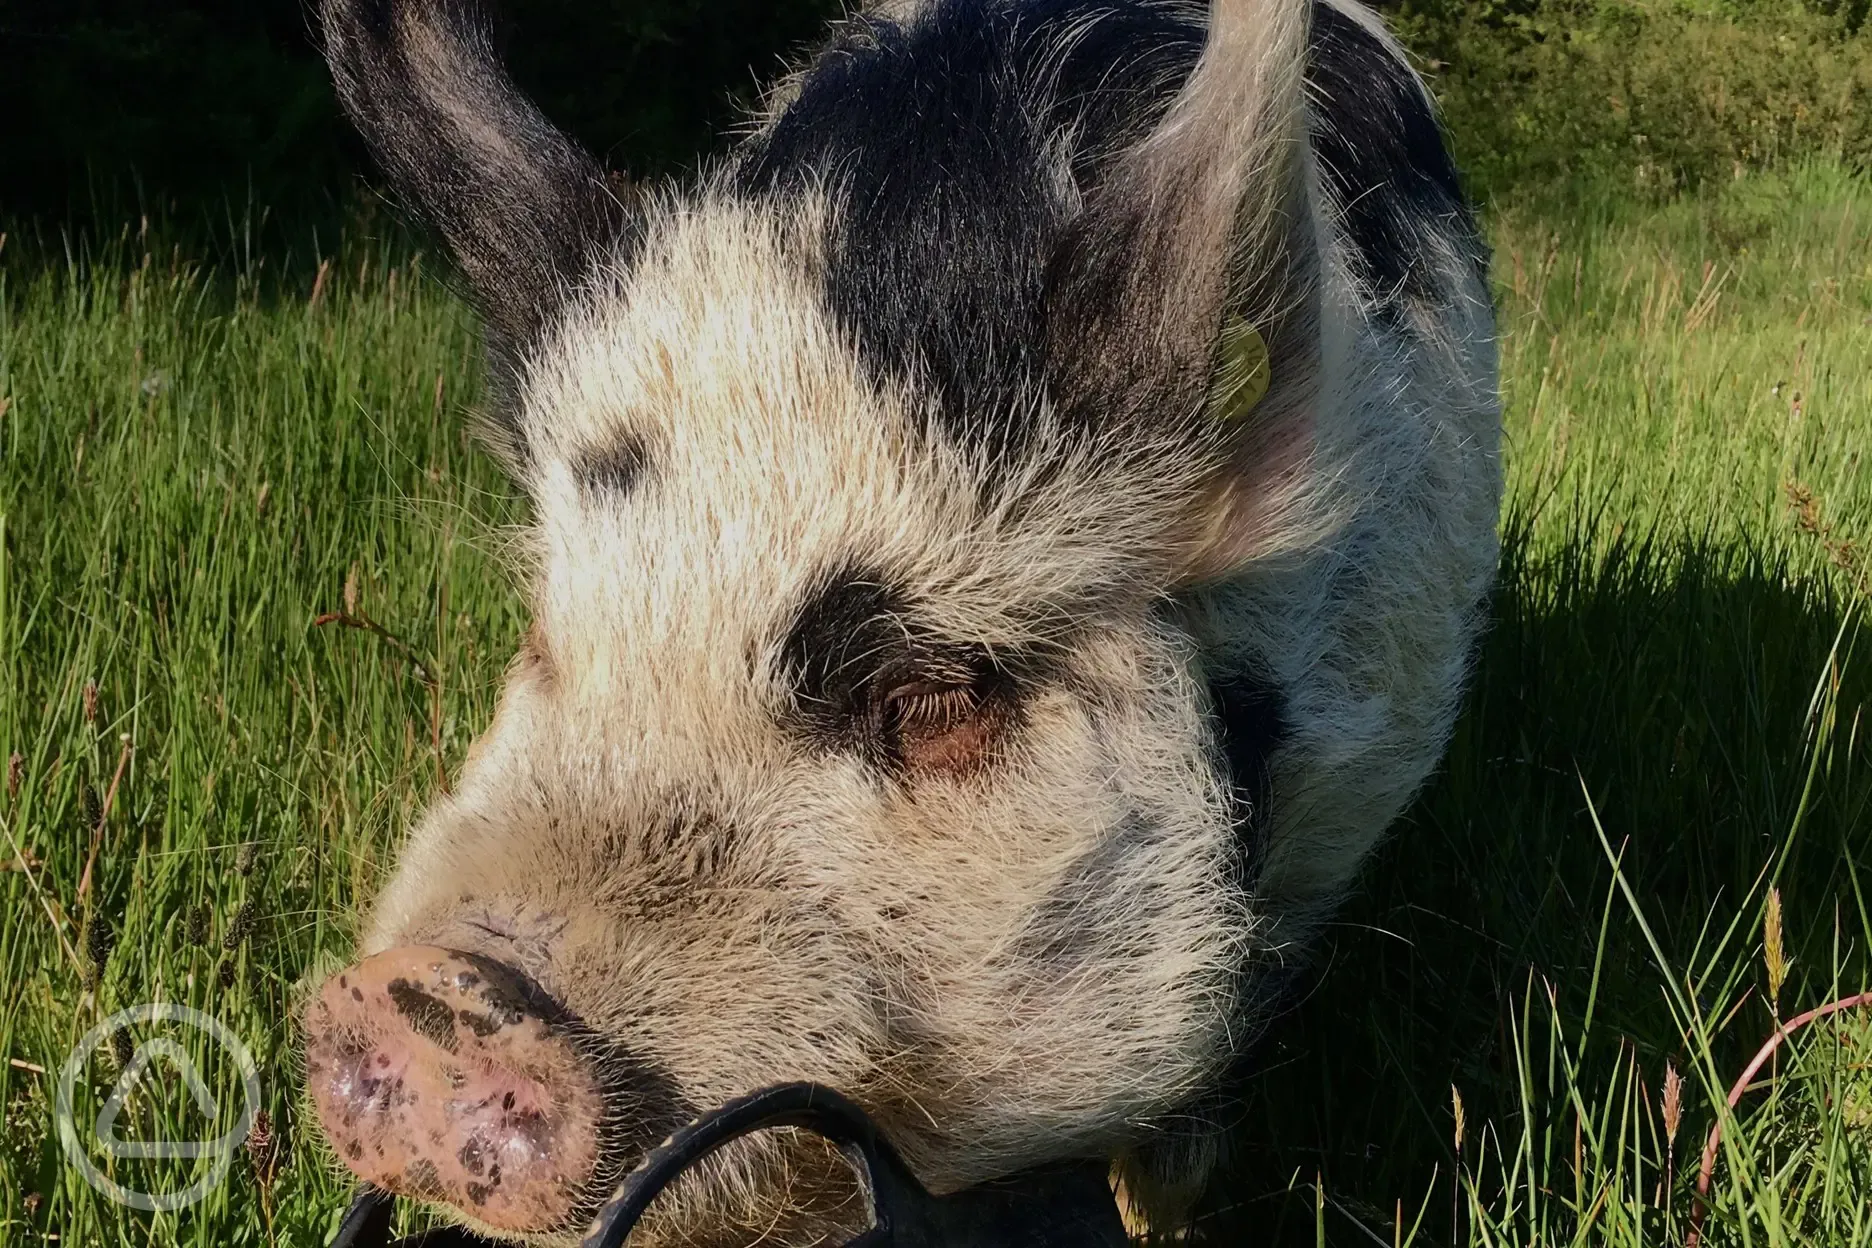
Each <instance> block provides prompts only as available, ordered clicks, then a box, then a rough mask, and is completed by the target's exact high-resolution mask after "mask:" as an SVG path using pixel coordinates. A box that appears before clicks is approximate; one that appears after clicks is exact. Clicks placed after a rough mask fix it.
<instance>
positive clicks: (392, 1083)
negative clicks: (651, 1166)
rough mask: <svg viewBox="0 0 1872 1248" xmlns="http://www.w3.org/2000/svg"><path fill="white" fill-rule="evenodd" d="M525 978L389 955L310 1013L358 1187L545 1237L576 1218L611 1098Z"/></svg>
mask: <svg viewBox="0 0 1872 1248" xmlns="http://www.w3.org/2000/svg"><path fill="white" fill-rule="evenodd" d="M553 1013H554V1012H553V1010H552V1009H551V1007H550V1006H549V1005H547V1004H546V1003H545V1002H544V1001H543V1000H542V998H541V997H540V996H539V994H538V993H537V992H536V991H535V990H534V989H533V987H532V985H531V984H529V983H528V981H526V980H525V979H524V978H523V977H522V976H521V975H520V974H519V973H518V972H515V971H513V970H511V969H509V968H507V967H505V966H502V965H501V964H499V963H497V962H493V961H490V960H489V959H486V958H482V957H479V956H476V955H473V954H467V953H460V952H456V951H454V950H449V949H441V948H434V947H428V946H413V947H406V948H398V949H389V950H386V951H385V952H383V953H379V954H377V955H375V956H373V957H370V958H366V959H365V960H364V961H362V962H360V963H358V964H357V965H356V966H353V967H350V968H349V969H347V970H344V971H342V972H340V973H339V974H337V975H334V976H332V978H331V979H329V980H327V981H326V982H325V984H324V986H323V987H322V988H321V989H320V990H319V992H318V995H317V996H316V997H315V998H314V999H313V1001H312V1002H311V1004H310V1005H309V1006H308V1007H307V1010H306V1020H305V1021H306V1036H307V1044H306V1076H307V1082H308V1086H309V1090H310V1092H311V1095H312V1099H313V1102H314V1104H315V1105H316V1107H317V1110H318V1115H319V1118H320V1120H321V1122H322V1123H323V1124H324V1128H325V1133H326V1137H327V1138H328V1139H329V1140H330V1141H331V1143H332V1146H333V1147H334V1148H335V1149H336V1150H337V1151H338V1155H339V1156H340V1157H342V1158H343V1159H344V1160H345V1163H346V1164H347V1165H349V1166H350V1167H351V1169H352V1170H354V1171H355V1172H356V1173H357V1174H358V1176H359V1177H361V1178H363V1179H365V1180H367V1181H369V1182H371V1183H373V1184H376V1185H377V1186H378V1187H381V1188H384V1189H387V1190H389V1191H393V1192H396V1193H398V1194H400V1195H405V1196H410V1197H414V1198H416V1199H419V1200H439V1201H446V1202H448V1203H449V1204H452V1205H455V1206H456V1207H458V1208H460V1209H462V1210H463V1211H464V1212H466V1213H468V1214H469V1215H470V1216H472V1217H474V1218H476V1219H478V1220H480V1221H481V1222H483V1223H485V1224H487V1225H488V1226H490V1227H494V1228H497V1229H500V1230H507V1231H546V1230H552V1229H555V1228H558V1227H560V1226H562V1225H563V1224H564V1223H566V1222H567V1221H568V1220H569V1219H570V1218H572V1217H573V1216H575V1215H576V1214H577V1213H578V1212H580V1210H579V1200H580V1197H581V1194H582V1193H583V1192H584V1191H585V1189H586V1188H587V1187H588V1186H589V1184H590V1181H591V1178H592V1174H593V1170H594V1168H595V1166H596V1163H597V1157H598V1150H599V1135H600V1130H601V1119H602V1107H603V1096H602V1093H601V1090H600V1086H599V1081H598V1079H597V1077H596V1075H595V1072H594V1071H593V1069H592V1064H591V1062H590V1061H589V1060H588V1059H587V1058H586V1057H585V1056H584V1055H583V1054H582V1053H581V1052H580V1050H579V1048H578V1046H577V1044H576V1043H575V1040H574V1038H573V1035H572V1034H571V1032H570V1031H569V1030H568V1029H567V1028H566V1027H565V1026H564V1025H563V1023H561V1022H558V1021H556V1020H555V1019H554V1017H553Z"/></svg>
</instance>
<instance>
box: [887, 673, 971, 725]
mask: <svg viewBox="0 0 1872 1248" xmlns="http://www.w3.org/2000/svg"><path fill="white" fill-rule="evenodd" d="M980 707H981V694H980V692H979V691H978V690H977V689H976V688H975V687H974V686H973V685H950V684H938V683H935V682H928V683H923V684H914V685H904V686H901V687H900V688H897V689H894V690H892V691H891V692H890V693H889V694H887V695H886V696H885V699H884V719H885V724H886V726H887V727H889V728H891V729H893V730H896V731H902V729H903V728H904V727H906V726H916V727H930V728H935V729H937V730H938V731H948V730H949V729H952V728H955V727H957V726H958V725H960V724H961V723H963V722H964V721H965V720H967V719H968V718H969V717H970V716H971V715H973V714H974V713H975V712H976V711H977V710H979V709H980Z"/></svg>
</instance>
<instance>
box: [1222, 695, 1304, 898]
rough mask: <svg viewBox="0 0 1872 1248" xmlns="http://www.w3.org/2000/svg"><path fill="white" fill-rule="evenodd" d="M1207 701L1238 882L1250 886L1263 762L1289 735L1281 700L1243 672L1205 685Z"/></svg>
mask: <svg viewBox="0 0 1872 1248" xmlns="http://www.w3.org/2000/svg"><path fill="white" fill-rule="evenodd" d="M1209 701H1210V710H1211V713H1212V714H1213V716H1214V719H1215V734H1216V748H1217V751H1218V753H1219V754H1220V756H1221V757H1220V762H1221V764H1222V770H1223V774H1224V778H1225V779H1226V780H1227V782H1228V787H1229V791H1230V793H1231V794H1232V795H1233V798H1234V807H1235V828H1236V834H1237V842H1238V844H1239V845H1240V848H1241V852H1242V859H1241V869H1242V873H1243V878H1244V881H1246V882H1252V881H1253V879H1254V877H1255V874H1256V872H1257V870H1258V869H1259V867H1260V863H1261V856H1262V853H1263V851H1264V850H1265V849H1266V840H1267V830H1268V804H1269V801H1270V799H1271V797H1272V795H1273V773H1272V772H1271V770H1270V767H1269V764H1270V762H1271V760H1272V759H1273V757H1274V751H1275V750H1277V749H1279V748H1280V747H1281V745H1282V743H1283V742H1285V741H1286V739H1287V736H1288V732H1289V728H1288V725H1287V711H1286V699H1285V698H1283V697H1282V695H1281V692H1280V690H1279V689H1277V688H1276V687H1275V686H1274V685H1273V683H1272V682H1270V681H1267V680H1264V679H1262V678H1260V677H1258V676H1255V675H1252V674H1245V673H1244V674H1238V675H1234V676H1228V677H1224V678H1222V679H1219V680H1215V681H1211V682H1210V684H1209Z"/></svg>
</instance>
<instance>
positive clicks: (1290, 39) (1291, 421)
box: [1048, 0, 1320, 579]
mask: <svg viewBox="0 0 1872 1248" xmlns="http://www.w3.org/2000/svg"><path fill="white" fill-rule="evenodd" d="M1311 6H1312V0H1212V5H1211V13H1210V23H1209V32H1208V38H1207V41H1206V44H1205V46H1204V49H1203V52H1202V56H1201V58H1200V59H1199V60H1198V62H1197V64H1196V68H1195V70H1194V71H1193V72H1192V74H1191V76H1190V78H1189V80H1188V81H1187V83H1186V84H1185V85H1184V87H1183V89H1182V91H1181V92H1180V93H1179V94H1178V96H1177V97H1176V99H1175V100H1174V101H1173V102H1172V103H1171V105H1170V107H1169V110H1168V111H1167V112H1166V113H1165V115H1164V117H1163V120H1162V121H1161V122H1160V123H1159V124H1158V125H1157V126H1156V128H1155V129H1154V130H1153V131H1152V132H1151V133H1150V134H1149V135H1148V136H1147V137H1145V138H1144V139H1143V140H1141V141H1140V142H1139V143H1137V144H1136V146H1134V147H1132V148H1131V149H1129V150H1128V151H1126V152H1124V153H1123V154H1121V155H1120V156H1118V157H1116V158H1115V160H1114V163H1113V164H1112V166H1110V172H1108V173H1107V174H1106V175H1105V176H1104V177H1103V178H1102V179H1101V180H1100V181H1099V183H1098V184H1097V185H1096V186H1094V187H1093V188H1092V189H1091V190H1090V191H1089V192H1088V193H1087V197H1086V203H1085V208H1084V211H1083V214H1082V215H1081V217H1080V218H1079V220H1078V221H1077V222H1076V223H1075V225H1074V226H1073V228H1072V230H1071V231H1070V233H1069V235H1068V237H1067V240H1066V242H1065V243H1064V245H1063V246H1062V247H1061V249H1060V251H1059V252H1058V253H1057V254H1056V255H1055V257H1054V260H1053V263H1052V267H1051V269H1050V270H1049V274H1048V280H1049V292H1048V294H1049V303H1048V335H1049V337H1048V353H1049V372H1050V376H1051V379H1052V381H1053V383H1054V388H1055V392H1056V395H1058V396H1059V397H1060V398H1061V399H1062V404H1061V405H1062V407H1063V409H1064V410H1066V411H1067V412H1068V413H1077V414H1080V418H1081V419H1085V420H1088V421H1094V422H1098V423H1111V422H1116V423H1117V424H1118V425H1119V426H1120V427H1136V426H1139V425H1147V426H1149V427H1150V428H1152V429H1153V430H1156V431H1160V432H1161V431H1163V430H1165V429H1166V426H1168V427H1169V428H1170V430H1171V432H1172V433H1173V434H1174V435H1175V436H1176V437H1177V440H1178V441H1180V442H1183V443H1185V444H1187V445H1190V446H1191V447H1192V450H1193V453H1196V454H1198V455H1200V456H1203V457H1206V458H1207V459H1208V461H1209V464H1210V466H1211V468H1212V470H1213V471H1212V473H1211V478H1210V480H1209V481H1208V483H1207V484H1206V485H1205V487H1204V488H1203V489H1202V490H1201V491H1200V497H1199V499H1198V500H1197V501H1196V502H1195V503H1194V504H1192V514H1190V515H1189V516H1186V517H1183V518H1182V519H1181V520H1180V521H1179V522H1178V523H1177V525H1176V526H1175V527H1176V528H1177V529H1178V530H1179V531H1181V532H1184V533H1185V534H1186V535H1187V537H1186V544H1187V546H1188V547H1189V549H1188V551H1187V552H1186V553H1185V555H1184V556H1182V557H1181V558H1180V559H1179V562H1178V566H1177V568H1176V575H1177V576H1178V578H1179V579H1201V578H1204V577H1210V576H1214V575H1218V574H1220V573H1222V572H1224V571H1226V570H1227V569H1228V568H1230V567H1233V566H1237V565H1239V563H1241V562H1242V561H1244V560H1246V559H1248V558H1252V557H1254V556H1255V554H1256V553H1258V552H1264V551H1265V550H1267V549H1269V542H1270V539H1271V540H1272V545H1273V546H1275V547H1278V546H1279V545H1281V544H1283V543H1282V541H1281V539H1280V538H1279V537H1278V536H1277V535H1275V534H1273V533H1271V532H1258V531H1257V529H1260V528H1265V527H1266V526H1270V525H1279V524H1281V523H1283V522H1285V521H1287V520H1290V519H1291V518H1292V515H1291V513H1292V512H1293V511H1294V509H1295V503H1296V501H1297V499H1298V495H1297V493H1296V490H1297V489H1298V488H1299V487H1300V485H1301V477H1302V476H1303V475H1304V467H1305V465H1306V463H1307V461H1308V460H1309V459H1310V451H1311V434H1312V430H1311V424H1310V422H1311V419H1312V413H1313V409H1314V406H1315V399H1316V397H1317V393H1318V376H1319V357H1320V344H1319V337H1320V334H1319V313H1318V301H1319V286H1320V281H1319V254H1318V246H1319V245H1318V242H1317V239H1316V236H1315V232H1316V229H1317V226H1316V223H1315V219H1314V212H1313V207H1312V204H1313V197H1312V188H1311V183H1312V173H1311V160H1310V157H1309V155H1308V141H1307V129H1306V98H1305V90H1306V88H1305V69H1306V51H1307V33H1308V22H1309V16H1310V13H1311Z"/></svg>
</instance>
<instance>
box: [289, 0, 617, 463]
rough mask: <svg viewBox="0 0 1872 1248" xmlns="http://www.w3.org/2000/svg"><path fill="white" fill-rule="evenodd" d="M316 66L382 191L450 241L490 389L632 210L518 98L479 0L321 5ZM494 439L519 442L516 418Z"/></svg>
mask: <svg viewBox="0 0 1872 1248" xmlns="http://www.w3.org/2000/svg"><path fill="white" fill-rule="evenodd" d="M321 17H322V25H323V31H324V38H325V57H326V60H327V61H328V62H329V63H330V65H331V70H332V77H333V79H334V81H335V83H336V85H337V88H338V95H339V98H340V99H341V100H342V101H343V103H344V106H345V111H346V112H347V113H348V114H349V115H350V117H351V119H352V121H353V122H354V123H356V125H357V127H358V129H359V131H361V132H362V134H363V135H364V138H365V141H366V142H367V143H368V144H369V145H370V147H371V150H372V153H373V155H374V156H375V157H376V158H377V162H378V164H379V165H380V166H382V168H383V171H384V173H385V175H386V176H387V177H388V179H389V181H390V183H391V186H392V187H393V188H394V189H395V191H396V193H397V197H398V199H400V200H401V201H402V202H403V203H404V204H405V205H406V206H407V207H408V208H409V209H410V210H412V211H413V212H414V213H416V214H417V215H418V216H419V217H420V218H421V219H422V221H423V223H424V224H425V225H427V226H428V227H429V228H430V229H431V230H432V231H433V232H434V233H435V234H437V235H439V236H440V237H441V238H442V240H443V241H444V242H445V243H447V244H448V247H449V250H450V251H451V252H452V253H453V255H454V257H455V260H456V263H457V264H459V265H460V266H461V270H462V272H463V274H464V275H465V276H466V277H467V279H468V283H469V285H470V287H471V288H472V292H473V294H474V297H475V302H476V303H477V305H478V306H479V307H480V309H481V312H482V314H483V316H484V317H485V318H486V320H487V323H488V331H489V332H488V345H489V351H490V355H491V356H492V360H493V363H494V365H495V369H494V377H493V378H492V380H493V382H494V388H495V390H496V393H497V394H500V395H503V396H504V397H506V398H507V399H509V400H511V393H510V391H511V386H512V380H513V378H512V374H513V372H514V369H515V368H516V366H517V364H518V362H519V360H520V359H521V358H522V357H523V355H524V353H525V352H526V350H527V349H528V347H530V346H531V345H532V344H533V343H534V342H535V341H536V340H537V339H538V337H539V336H540V334H541V333H542V332H543V331H544V329H545V327H546V326H547V325H549V324H550V323H551V321H552V320H553V318H554V317H555V315H556V314H557V313H558V312H559V310H560V307H561V304H562V301H563V299H564V297H565V294H566V292H567V291H568V290H570V289H572V288H573V287H574V285H575V284H576V283H577V281H578V280H579V279H580V278H582V277H583V276H584V275H585V274H586V273H587V271H588V270H589V268H590V266H591V264H592V261H593V259H594V258H595V256H596V255H597V254H598V253H599V252H600V251H601V250H602V249H604V248H606V247H607V246H609V245H612V244H616V245H618V246H619V247H620V248H621V247H622V246H623V244H624V243H625V241H626V238H627V235H628V234H629V230H628V224H629V220H630V214H628V213H626V211H625V210H624V209H623V207H622V206H621V205H620V202H619V198H618V196H617V194H616V193H615V191H614V187H613V186H612V185H610V184H608V182H607V180H606V177H605V174H604V171H603V170H602V169H601V168H600V167H599V165H598V163H597V162H596V161H594V160H593V159H592V158H591V157H590V156H589V155H588V154H586V153H585V152H584V151H583V150H582V149H580V148H579V147H578V146H577V145H576V144H574V143H573V142H572V141H571V140H570V139H568V138H567V137H566V136H565V135H564V134H562V133H560V132H559V131H558V130H557V129H555V128H554V127H553V125H552V124H551V123H550V122H548V121H547V120H546V118H545V117H543V116H542V115H541V114H540V112H539V110H538V109H537V108H535V107H534V106H533V104H532V103H531V102H530V101H529V100H527V99H526V98H525V97H524V96H522V95H521V94H520V93H519V91H518V90H516V89H515V87H514V85H513V83H512V81H510V80H509V78H508V77H507V74H506V71H505V70H504V69H502V67H501V64H500V61H499V58H498V57H497V56H496V55H495V52H494V43H493V20H492V17H491V15H490V13H489V11H488V8H487V6H486V5H485V4H483V3H482V2H481V0H323V3H322V6H321ZM493 422H494V424H495V426H496V428H495V429H494V431H493V432H494V433H495V436H496V437H497V439H499V440H503V441H506V442H507V444H508V449H509V450H510V451H512V452H514V453H515V454H516V456H518V455H523V453H524V448H522V447H519V446H518V445H517V438H518V431H517V429H515V428H514V427H513V419H512V415H511V410H510V409H509V410H507V411H502V410H499V407H498V406H497V410H496V412H495V413H494V415H493Z"/></svg>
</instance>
